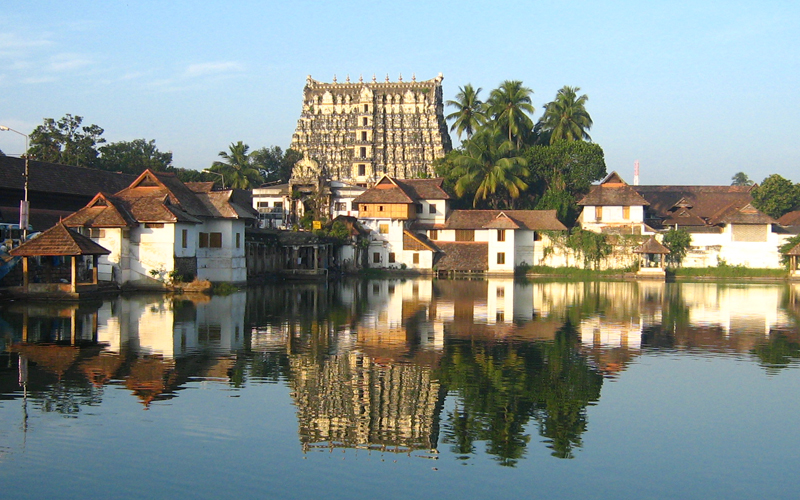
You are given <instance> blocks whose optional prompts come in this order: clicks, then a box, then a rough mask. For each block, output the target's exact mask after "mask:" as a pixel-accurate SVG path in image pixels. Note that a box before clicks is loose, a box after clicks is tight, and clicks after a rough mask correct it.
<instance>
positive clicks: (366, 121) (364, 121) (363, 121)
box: [361, 116, 369, 127]
mask: <svg viewBox="0 0 800 500" xmlns="http://www.w3.org/2000/svg"><path fill="white" fill-rule="evenodd" d="M361 124H362V125H364V126H365V127H366V126H367V125H369V119H368V118H367V117H366V116H365V117H364V118H362V119H361Z"/></svg>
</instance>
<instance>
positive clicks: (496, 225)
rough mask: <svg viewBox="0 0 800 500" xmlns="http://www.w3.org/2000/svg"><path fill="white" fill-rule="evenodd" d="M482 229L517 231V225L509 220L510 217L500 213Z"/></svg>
mask: <svg viewBox="0 0 800 500" xmlns="http://www.w3.org/2000/svg"><path fill="white" fill-rule="evenodd" d="M481 227H483V228H484V229H519V224H517V223H516V222H514V221H513V220H511V217H509V216H508V215H506V214H505V213H504V212H500V213H499V214H497V215H496V216H495V218H494V219H492V220H490V221H489V222H487V223H486V224H484V225H483V226H481Z"/></svg>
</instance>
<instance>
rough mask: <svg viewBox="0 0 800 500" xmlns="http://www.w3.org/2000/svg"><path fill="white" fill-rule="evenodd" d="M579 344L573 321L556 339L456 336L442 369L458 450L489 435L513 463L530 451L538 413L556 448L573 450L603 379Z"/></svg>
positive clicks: (503, 458) (448, 424)
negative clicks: (453, 400) (452, 400)
mask: <svg viewBox="0 0 800 500" xmlns="http://www.w3.org/2000/svg"><path fill="white" fill-rule="evenodd" d="M578 346H579V343H578V335H577V331H576V329H575V327H574V326H573V324H572V323H571V322H570V321H567V322H566V323H565V324H564V325H563V326H562V327H561V328H560V329H559V330H558V332H557V333H556V336H555V339H554V340H553V341H551V342H535V343H534V342H526V343H511V342H509V343H498V342H494V341H483V342H475V341H454V342H452V343H451V344H450V345H449V346H448V348H447V349H446V353H445V357H444V359H443V360H442V363H441V368H440V374H439V376H440V380H441V382H442V384H443V385H444V386H445V387H446V388H447V390H448V391H449V392H455V393H456V397H457V398H458V404H457V405H456V409H455V410H454V411H453V412H452V413H450V414H449V415H447V416H446V417H445V419H446V421H445V422H444V423H443V429H444V432H443V434H444V436H445V437H444V441H445V442H447V443H449V444H451V445H453V451H454V452H455V453H458V454H461V455H467V454H471V453H473V452H474V443H475V441H486V443H487V445H486V446H487V452H488V453H490V454H492V455H495V456H496V457H497V459H498V461H499V462H500V463H501V464H502V465H507V466H514V465H515V464H516V462H517V460H519V459H520V458H522V457H523V456H524V454H525V448H526V447H527V444H528V441H529V440H530V437H529V436H528V435H527V434H525V430H526V427H527V424H528V422H529V420H530V419H531V418H533V419H534V420H536V421H537V422H538V426H539V433H540V435H541V436H543V437H545V438H547V439H548V447H549V448H551V449H552V450H553V453H552V454H553V456H556V457H559V458H571V457H572V449H573V448H574V447H575V446H580V445H581V439H580V437H581V434H582V433H583V432H584V431H585V430H586V406H587V405H588V403H589V402H591V401H596V400H597V399H598V398H599V397H600V388H601V386H602V383H603V378H602V375H601V374H600V373H599V372H598V371H597V370H595V369H593V368H592V367H590V366H589V364H588V363H587V361H586V360H585V359H584V358H583V357H582V356H581V355H580V353H579V350H578Z"/></svg>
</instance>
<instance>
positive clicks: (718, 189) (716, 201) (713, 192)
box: [633, 186, 752, 220]
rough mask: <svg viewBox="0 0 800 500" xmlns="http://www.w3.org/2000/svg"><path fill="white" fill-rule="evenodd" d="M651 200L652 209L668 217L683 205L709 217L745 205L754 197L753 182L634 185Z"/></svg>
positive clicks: (695, 213) (695, 214)
mask: <svg viewBox="0 0 800 500" xmlns="http://www.w3.org/2000/svg"><path fill="white" fill-rule="evenodd" d="M633 189H635V190H636V192H638V193H639V194H640V195H642V197H643V198H645V199H646V200H647V201H648V202H649V203H650V207H649V211H650V212H652V213H653V214H655V215H656V216H657V217H661V218H667V217H669V216H670V213H671V212H674V211H676V210H678V209H679V208H689V207H690V208H689V209H690V210H691V214H692V215H694V216H696V217H700V218H702V219H705V220H708V219H711V218H712V217H714V216H715V215H719V214H721V213H722V212H723V211H725V210H727V209H728V208H729V207H731V206H736V207H738V208H742V207H744V206H746V205H747V204H748V203H750V202H751V201H752V197H751V195H750V191H751V190H752V187H751V186H633Z"/></svg>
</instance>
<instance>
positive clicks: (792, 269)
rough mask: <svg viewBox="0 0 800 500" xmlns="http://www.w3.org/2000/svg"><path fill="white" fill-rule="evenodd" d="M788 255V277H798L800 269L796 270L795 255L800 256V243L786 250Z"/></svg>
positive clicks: (799, 276)
mask: <svg viewBox="0 0 800 500" xmlns="http://www.w3.org/2000/svg"><path fill="white" fill-rule="evenodd" d="M786 255H788V256H789V277H790V278H800V271H798V270H797V257H798V256H800V245H796V246H795V247H793V248H792V249H791V250H789V251H788V252H786Z"/></svg>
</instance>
